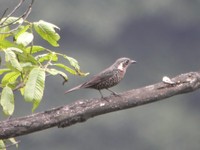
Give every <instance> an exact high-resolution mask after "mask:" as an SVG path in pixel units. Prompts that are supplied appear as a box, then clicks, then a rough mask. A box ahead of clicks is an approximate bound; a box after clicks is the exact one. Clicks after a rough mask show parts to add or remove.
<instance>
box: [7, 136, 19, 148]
mask: <svg viewBox="0 0 200 150" xmlns="http://www.w3.org/2000/svg"><path fill="white" fill-rule="evenodd" d="M8 140H9V141H10V142H11V143H12V144H14V145H16V148H18V144H17V141H16V140H15V138H9V139H8Z"/></svg>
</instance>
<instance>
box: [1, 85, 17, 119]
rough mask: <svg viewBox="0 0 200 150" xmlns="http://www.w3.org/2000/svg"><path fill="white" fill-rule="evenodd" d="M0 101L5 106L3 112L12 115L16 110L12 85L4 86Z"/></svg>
mask: <svg viewBox="0 0 200 150" xmlns="http://www.w3.org/2000/svg"><path fill="white" fill-rule="evenodd" d="M0 103H1V106H2V108H3V112H4V113H5V114H6V115H8V116H11V115H12V114H13V112H14V95H13V91H12V89H11V88H10V87H8V86H6V87H4V88H3V90H2V93H1V101H0Z"/></svg>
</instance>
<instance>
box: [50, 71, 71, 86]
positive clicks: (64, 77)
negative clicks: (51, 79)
mask: <svg viewBox="0 0 200 150" xmlns="http://www.w3.org/2000/svg"><path fill="white" fill-rule="evenodd" d="M46 71H47V72H48V73H50V74H51V75H53V76H55V75H60V76H61V77H62V78H63V79H64V81H63V84H65V83H66V82H67V81H68V77H67V75H66V74H65V73H64V72H62V71H60V70H57V69H53V68H52V69H49V68H47V69H46Z"/></svg>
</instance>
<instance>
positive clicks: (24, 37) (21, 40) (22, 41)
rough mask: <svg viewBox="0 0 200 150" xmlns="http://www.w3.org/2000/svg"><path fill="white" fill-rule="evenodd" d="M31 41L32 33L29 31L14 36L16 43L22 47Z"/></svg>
mask: <svg viewBox="0 0 200 150" xmlns="http://www.w3.org/2000/svg"><path fill="white" fill-rule="evenodd" d="M32 41H33V34H32V33H29V32H24V33H22V34H20V35H19V36H18V37H17V38H16V43H17V44H19V45H23V46H24V47H26V46H27V45H29V44H30V43H31V42H32Z"/></svg>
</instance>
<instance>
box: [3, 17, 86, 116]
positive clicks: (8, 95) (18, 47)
mask: <svg viewBox="0 0 200 150" xmlns="http://www.w3.org/2000/svg"><path fill="white" fill-rule="evenodd" d="M4 19H5V18H3V19H1V21H0V24H1V22H3V24H2V25H1V26H0V54H1V55H0V66H1V68H0V77H1V83H0V88H1V89H2V91H1V95H0V105H1V106H2V110H3V112H4V114H6V115H8V116H11V115H12V114H13V112H14V108H15V107H14V106H15V105H14V103H15V102H14V92H15V91H20V93H21V95H22V96H23V97H24V100H25V101H26V102H31V103H32V104H33V107H32V111H34V110H35V109H36V108H37V107H38V106H39V104H40V102H41V100H42V97H43V94H44V88H45V80H46V77H47V76H49V75H52V76H56V75H60V76H61V77H62V78H63V79H64V81H63V83H65V82H66V81H67V80H68V76H67V74H66V72H68V73H70V74H73V75H80V76H86V75H87V74H88V73H83V72H82V71H81V70H80V66H79V64H78V61H77V60H76V59H74V58H72V57H69V56H67V55H65V54H61V53H58V52H55V51H53V50H50V49H47V48H45V47H43V46H40V45H34V41H33V40H34V37H35V36H34V35H35V34H38V35H39V36H40V37H41V38H42V39H43V40H45V41H47V42H48V43H49V44H50V45H51V46H53V47H58V46H59V44H58V40H59V39H60V35H59V34H58V32H57V31H58V30H59V28H58V27H57V26H56V25H54V24H52V23H49V22H46V21H43V20H40V21H38V22H28V21H24V20H23V24H22V25H21V26H20V27H19V28H17V30H15V31H13V32H9V31H11V26H12V25H14V24H20V22H21V21H22V20H21V19H18V18H16V17H9V18H6V20H4ZM60 59H64V60H66V61H67V62H69V64H70V65H69V66H67V65H65V64H64V63H61V62H60Z"/></svg>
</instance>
